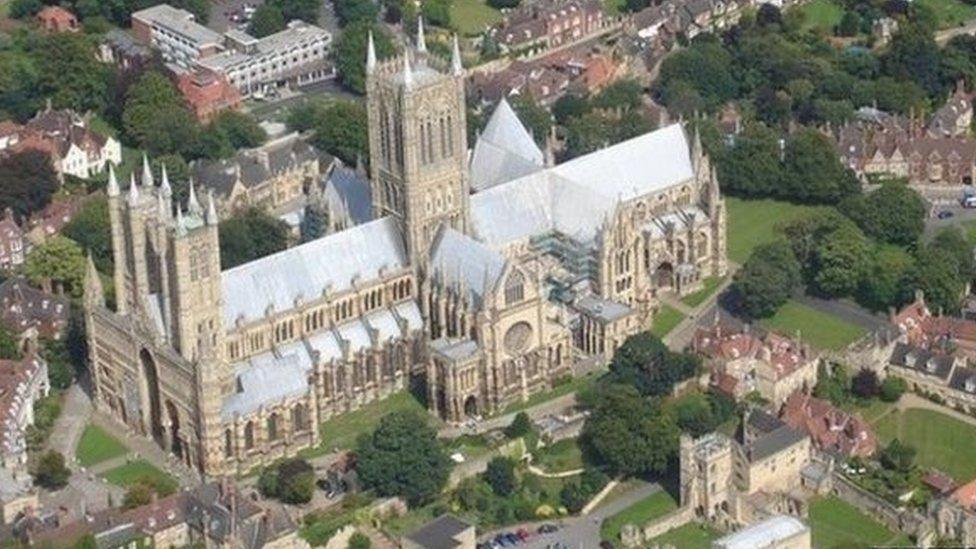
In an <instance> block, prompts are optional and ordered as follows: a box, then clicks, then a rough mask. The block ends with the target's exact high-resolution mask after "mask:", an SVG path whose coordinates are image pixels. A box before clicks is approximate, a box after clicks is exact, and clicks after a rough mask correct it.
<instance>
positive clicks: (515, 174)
mask: <svg viewBox="0 0 976 549" xmlns="http://www.w3.org/2000/svg"><path fill="white" fill-rule="evenodd" d="M544 166H545V159H544V156H543V154H542V151H541V150H540V149H539V147H538V145H536V143H535V140H533V139H532V136H531V135H529V132H528V131H527V130H526V129H525V126H523V125H522V122H521V121H519V118H518V116H517V115H516V114H515V111H513V110H512V107H511V106H509V104H508V101H506V100H505V98H504V97H503V98H502V100H501V101H500V102H499V103H498V106H497V107H495V112H493V113H492V115H491V119H490V120H488V125H486V126H485V129H484V131H483V132H481V135H480V136H478V141H477V142H476V143H475V146H474V152H473V153H472V156H471V188H472V189H474V190H475V191H483V190H485V189H488V188H490V187H494V186H495V185H498V184H501V183H505V182H507V181H511V180H513V179H518V178H519V177H522V176H525V175H529V174H530V173H534V172H537V171H539V170H541V169H543V167H544Z"/></svg>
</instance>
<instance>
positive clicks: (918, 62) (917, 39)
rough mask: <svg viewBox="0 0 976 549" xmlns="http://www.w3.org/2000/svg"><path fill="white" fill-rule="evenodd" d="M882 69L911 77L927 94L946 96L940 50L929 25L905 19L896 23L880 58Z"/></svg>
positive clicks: (899, 77)
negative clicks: (895, 27) (895, 28)
mask: <svg viewBox="0 0 976 549" xmlns="http://www.w3.org/2000/svg"><path fill="white" fill-rule="evenodd" d="M881 66H882V70H883V71H884V73H885V74H887V75H888V76H890V77H892V78H894V79H896V80H908V81H914V82H915V83H916V84H918V85H919V86H920V87H921V88H922V89H924V90H925V92H926V93H927V94H928V95H929V96H930V97H939V98H942V97H945V93H946V89H947V86H946V83H945V82H944V81H943V80H942V75H941V67H942V53H941V52H940V51H939V46H938V44H936V43H935V38H934V37H933V34H932V29H929V28H925V27H924V26H922V25H918V24H911V23H906V24H904V25H899V28H898V32H896V33H895V35H894V36H893V37H892V38H891V43H890V44H889V45H888V49H887V50H886V52H885V54H884V55H883V56H882V58H881Z"/></svg>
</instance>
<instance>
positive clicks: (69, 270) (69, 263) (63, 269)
mask: <svg viewBox="0 0 976 549" xmlns="http://www.w3.org/2000/svg"><path fill="white" fill-rule="evenodd" d="M24 275H25V276H26V277H27V280H29V281H30V283H31V284H34V285H35V286H41V287H45V288H51V287H52V286H53V288H60V289H62V290H64V291H65V292H67V293H69V294H71V295H72V296H73V297H81V293H82V290H84V280H85V254H84V252H82V251H81V247H80V246H78V244H77V243H76V242H75V241H74V240H71V239H70V238H65V237H63V236H61V235H55V236H53V237H51V238H49V239H48V240H47V241H46V242H44V243H43V244H41V245H39V246H37V247H36V248H34V249H33V250H31V252H30V253H29V254H27V259H26V261H25V262H24ZM53 288H52V289H53Z"/></svg>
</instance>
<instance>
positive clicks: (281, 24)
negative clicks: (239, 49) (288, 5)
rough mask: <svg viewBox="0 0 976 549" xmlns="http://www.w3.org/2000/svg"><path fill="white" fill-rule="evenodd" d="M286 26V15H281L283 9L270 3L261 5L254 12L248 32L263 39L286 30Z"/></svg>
mask: <svg viewBox="0 0 976 549" xmlns="http://www.w3.org/2000/svg"><path fill="white" fill-rule="evenodd" d="M285 25H286V21H285V14H283V13H281V7H280V6H278V5H276V4H274V3H270V2H269V3H265V4H261V5H260V6H258V9H257V10H255V11H254V15H252V16H251V23H250V24H249V25H248V27H247V32H248V34H250V35H252V36H254V37H255V38H263V37H265V36H268V35H269V34H274V33H276V32H278V31H282V30H284V29H285Z"/></svg>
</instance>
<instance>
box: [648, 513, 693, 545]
mask: <svg viewBox="0 0 976 549" xmlns="http://www.w3.org/2000/svg"><path fill="white" fill-rule="evenodd" d="M694 518H695V511H694V509H692V507H691V506H690V505H685V506H684V507H679V508H677V509H675V510H674V511H671V512H670V513H669V514H667V515H664V516H663V517H660V518H658V519H656V520H653V521H651V522H648V523H647V524H645V525H644V527H643V529H642V531H641V534H643V536H644V540H645V541H650V540H652V539H654V538H656V537H658V536H660V535H662V534H665V533H667V531H668V530H672V529H674V528H678V527H679V526H684V525H685V524H688V523H689V522H691V521H692V520H694Z"/></svg>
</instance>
